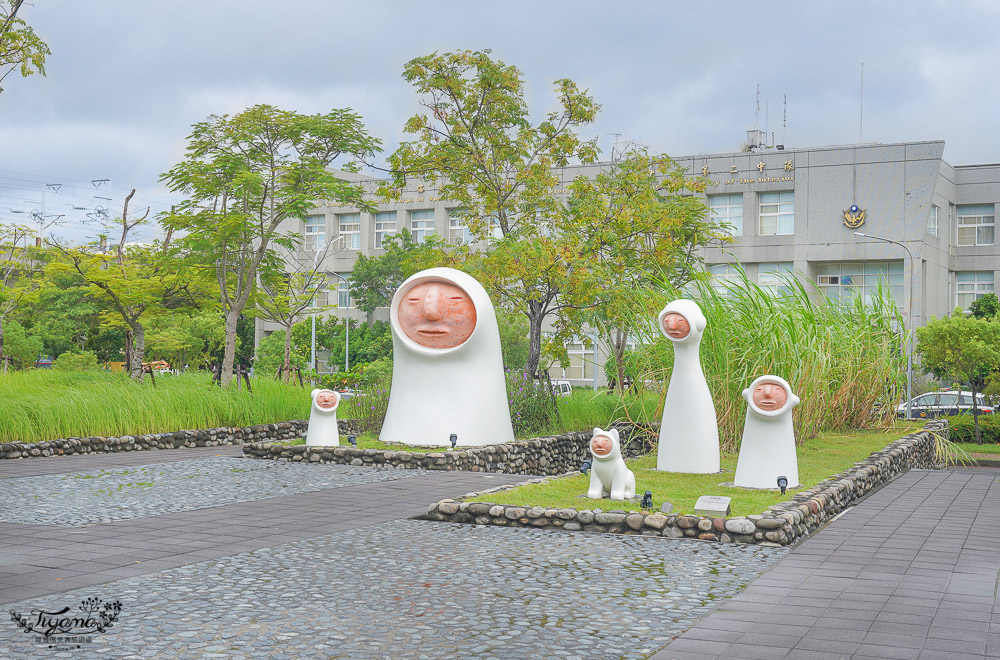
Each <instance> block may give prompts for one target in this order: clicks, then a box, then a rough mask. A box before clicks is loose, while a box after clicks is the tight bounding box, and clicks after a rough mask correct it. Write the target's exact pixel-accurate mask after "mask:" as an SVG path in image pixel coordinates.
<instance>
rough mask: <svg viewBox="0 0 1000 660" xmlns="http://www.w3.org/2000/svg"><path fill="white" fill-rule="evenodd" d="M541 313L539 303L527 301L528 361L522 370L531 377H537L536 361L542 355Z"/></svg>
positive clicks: (542, 318)
mask: <svg viewBox="0 0 1000 660" xmlns="http://www.w3.org/2000/svg"><path fill="white" fill-rule="evenodd" d="M544 318H545V316H544V315H543V314H542V306H541V304H540V303H537V302H534V301H529V302H528V362H527V364H525V365H524V371H525V373H527V374H528V375H529V376H531V377H532V378H538V362H539V361H540V360H541V357H542V320H544Z"/></svg>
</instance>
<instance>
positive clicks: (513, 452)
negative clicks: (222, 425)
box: [243, 425, 651, 475]
mask: <svg viewBox="0 0 1000 660" xmlns="http://www.w3.org/2000/svg"><path fill="white" fill-rule="evenodd" d="M617 428H618V429H619V433H620V435H621V439H622V444H623V446H624V447H625V449H624V453H625V455H626V456H627V457H632V456H638V455H641V454H645V453H648V452H649V451H650V449H651V445H650V444H649V440H648V438H649V437H650V436H649V435H648V434H646V435H643V434H642V433H641V432H640V427H638V426H635V425H622V426H620V427H617ZM647 430H648V429H647ZM591 435H592V432H591V431H586V432H579V433H564V434H561V435H555V436H550V437H544V438H534V439H532V440H522V441H520V442H511V443H507V444H501V445H486V446H483V447H464V448H461V449H458V450H455V451H444V452H441V451H437V452H430V451H429V452H419V451H417V452H414V451H384V450H380V449H359V448H357V447H350V446H340V447H306V446H305V445H282V444H272V443H265V442H254V443H250V444H247V445H245V446H244V447H243V453H244V455H246V456H249V457H251V458H264V459H272V460H281V461H306V462H311V463H340V464H342V465H378V466H383V467H396V468H404V469H413V470H416V469H421V470H464V471H467V472H495V473H499V474H538V475H559V474H564V473H566V472H569V471H574V470H579V468H580V465H582V464H583V461H584V459H586V458H587V457H589V456H590V452H589V450H588V445H589V443H590V438H591ZM633 436H634V437H635V441H634V442H632V441H630V440H631V439H632V438H633Z"/></svg>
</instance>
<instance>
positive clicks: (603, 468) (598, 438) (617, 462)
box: [587, 429, 635, 500]
mask: <svg viewBox="0 0 1000 660" xmlns="http://www.w3.org/2000/svg"><path fill="white" fill-rule="evenodd" d="M590 455H591V456H593V457H594V461H593V465H592V466H591V468H590V489H589V490H588V491H587V497H590V498H592V499H595V500H599V499H602V498H604V497H606V496H608V495H610V497H611V499H613V500H624V499H626V498H629V497H634V496H635V474H633V473H632V470H630V469H628V467H626V465H625V459H623V458H622V449H621V445H620V443H619V440H618V429H611V430H610V431H604V430H602V429H594V437H593V438H591V439H590Z"/></svg>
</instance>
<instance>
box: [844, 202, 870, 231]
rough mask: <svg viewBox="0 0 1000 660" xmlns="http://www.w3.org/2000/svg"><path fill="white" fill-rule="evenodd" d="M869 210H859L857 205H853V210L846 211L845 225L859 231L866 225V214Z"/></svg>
mask: <svg viewBox="0 0 1000 660" xmlns="http://www.w3.org/2000/svg"><path fill="white" fill-rule="evenodd" d="M867 212H868V210H867V209H859V208H858V205H857V204H852V205H851V208H849V209H848V210H846V211H844V224H845V225H846V226H848V227H850V228H851V229H857V228H858V227H860V226H861V225H863V224H865V214H866V213H867Z"/></svg>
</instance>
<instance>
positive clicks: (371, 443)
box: [281, 433, 451, 452]
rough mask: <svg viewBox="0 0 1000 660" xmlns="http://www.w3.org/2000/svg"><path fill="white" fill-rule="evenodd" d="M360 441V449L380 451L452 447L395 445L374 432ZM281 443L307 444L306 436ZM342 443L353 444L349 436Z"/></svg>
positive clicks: (423, 450)
mask: <svg viewBox="0 0 1000 660" xmlns="http://www.w3.org/2000/svg"><path fill="white" fill-rule="evenodd" d="M355 439H356V440H357V441H358V449H378V450H379V451H409V452H438V451H447V450H449V449H451V447H412V446H410V445H395V444H392V443H391V442H382V441H381V440H379V439H378V438H377V437H376V436H375V434H374V433H363V434H361V435H359V436H357V437H356V438H355ZM281 444H285V445H304V444H306V439H305V438H298V439H296V440H291V441H289V442H283V443H281ZM340 444H341V445H342V446H344V447H350V446H351V445H350V444H349V443H348V442H347V436H346V435H342V436H340Z"/></svg>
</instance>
